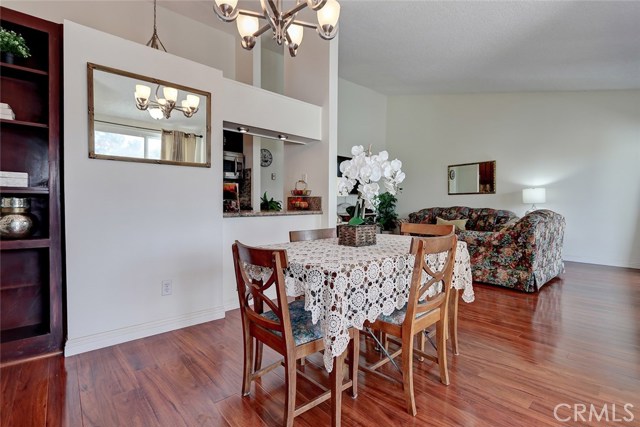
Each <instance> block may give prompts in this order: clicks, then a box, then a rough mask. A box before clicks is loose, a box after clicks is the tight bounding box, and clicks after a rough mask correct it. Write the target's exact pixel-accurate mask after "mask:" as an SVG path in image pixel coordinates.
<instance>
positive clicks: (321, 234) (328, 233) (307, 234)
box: [289, 227, 338, 242]
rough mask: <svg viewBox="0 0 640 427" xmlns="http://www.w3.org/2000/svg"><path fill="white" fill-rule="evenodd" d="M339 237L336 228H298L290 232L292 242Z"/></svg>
mask: <svg viewBox="0 0 640 427" xmlns="http://www.w3.org/2000/svg"><path fill="white" fill-rule="evenodd" d="M332 237H338V234H337V233H336V228H335V227H332V228H318V229H316V230H298V231H290V232H289V241H290V242H301V241H303V240H318V239H330V238H332Z"/></svg>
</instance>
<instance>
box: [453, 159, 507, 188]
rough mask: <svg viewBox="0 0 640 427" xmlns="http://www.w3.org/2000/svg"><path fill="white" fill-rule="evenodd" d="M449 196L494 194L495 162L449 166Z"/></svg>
mask: <svg viewBox="0 0 640 427" xmlns="http://www.w3.org/2000/svg"><path fill="white" fill-rule="evenodd" d="M447 183H448V184H447V186H448V191H449V194H495V193H496V161H495V160H492V161H488V162H478V163H464V164H460V165H449V167H448V168H447Z"/></svg>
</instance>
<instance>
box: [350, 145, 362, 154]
mask: <svg viewBox="0 0 640 427" xmlns="http://www.w3.org/2000/svg"><path fill="white" fill-rule="evenodd" d="M362 153H364V147H363V146H362V145H354V146H353V147H351V155H353V156H359V155H360V154H362Z"/></svg>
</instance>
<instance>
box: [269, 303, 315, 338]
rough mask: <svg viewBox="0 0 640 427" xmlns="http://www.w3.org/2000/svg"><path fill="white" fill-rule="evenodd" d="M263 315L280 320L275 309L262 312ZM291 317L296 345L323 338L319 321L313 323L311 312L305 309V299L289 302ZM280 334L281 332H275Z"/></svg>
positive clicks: (272, 319)
mask: <svg viewBox="0 0 640 427" xmlns="http://www.w3.org/2000/svg"><path fill="white" fill-rule="evenodd" d="M262 316H263V317H265V318H267V319H269V320H271V321H274V322H278V321H279V320H278V316H276V315H275V314H274V313H273V311H267V312H266V313H263V314H262ZM289 317H290V318H291V329H292V330H293V341H294V342H295V344H296V346H298V345H302V344H306V343H308V342H311V341H315V340H317V339H320V338H322V331H321V330H320V324H319V322H318V323H317V324H315V325H314V324H313V322H312V321H311V312H310V311H307V310H305V309H304V300H296V301H293V302H291V303H289ZM275 333H276V334H280V333H279V332H275Z"/></svg>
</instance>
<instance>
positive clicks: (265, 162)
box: [260, 148, 273, 168]
mask: <svg viewBox="0 0 640 427" xmlns="http://www.w3.org/2000/svg"><path fill="white" fill-rule="evenodd" d="M272 162H273V155H272V154H271V151H269V150H267V149H266V148H262V149H260V166H262V167H263V168H266V167H267V166H270V165H271V163H272Z"/></svg>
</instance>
